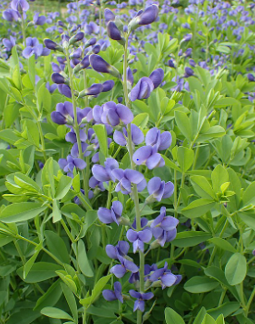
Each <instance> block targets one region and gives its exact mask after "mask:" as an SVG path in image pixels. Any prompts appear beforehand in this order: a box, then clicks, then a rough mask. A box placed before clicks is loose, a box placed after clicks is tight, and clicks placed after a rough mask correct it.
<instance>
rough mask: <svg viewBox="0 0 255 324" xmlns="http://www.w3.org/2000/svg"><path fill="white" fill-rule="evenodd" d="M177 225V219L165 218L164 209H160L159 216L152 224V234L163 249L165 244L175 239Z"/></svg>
mask: <svg viewBox="0 0 255 324" xmlns="http://www.w3.org/2000/svg"><path fill="white" fill-rule="evenodd" d="M178 224H179V221H178V219H176V218H175V217H172V216H166V207H161V209H160V214H159V216H158V217H157V218H156V219H155V220H154V221H153V222H152V224H151V228H152V234H153V236H154V237H155V239H156V240H158V242H159V244H160V245H161V246H162V247H163V246H164V245H165V243H166V242H170V241H172V240H174V239H175V237H176V234H177V230H176V226H177V225H178Z"/></svg>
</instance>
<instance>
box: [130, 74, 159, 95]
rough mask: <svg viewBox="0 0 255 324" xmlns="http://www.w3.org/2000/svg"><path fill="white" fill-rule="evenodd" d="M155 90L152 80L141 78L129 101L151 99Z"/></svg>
mask: <svg viewBox="0 0 255 324" xmlns="http://www.w3.org/2000/svg"><path fill="white" fill-rule="evenodd" d="M153 90H154V84H153V82H152V80H151V79H150V78H147V77H143V78H141V79H140V80H139V81H138V82H137V84H136V85H135V86H134V88H133V89H132V90H131V92H130V94H129V99H130V100H131V101H135V100H137V99H139V100H141V99H147V98H149V96H150V94H151V92H152V91H153Z"/></svg>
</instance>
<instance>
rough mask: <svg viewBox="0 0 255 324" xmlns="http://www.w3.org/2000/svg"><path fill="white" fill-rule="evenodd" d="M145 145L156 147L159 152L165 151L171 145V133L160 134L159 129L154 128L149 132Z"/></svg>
mask: <svg viewBox="0 0 255 324" xmlns="http://www.w3.org/2000/svg"><path fill="white" fill-rule="evenodd" d="M145 143H146V145H151V146H156V147H157V150H158V151H163V150H166V149H167V148H169V146H170V145H171V143H172V135H171V133H170V132H163V133H160V130H159V129H157V127H153V128H151V129H150V130H149V131H148V132H147V134H146V139H145Z"/></svg>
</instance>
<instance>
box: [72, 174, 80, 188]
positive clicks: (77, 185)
mask: <svg viewBox="0 0 255 324" xmlns="http://www.w3.org/2000/svg"><path fill="white" fill-rule="evenodd" d="M73 188H74V190H75V192H80V190H81V179H80V173H77V174H76V176H75V177H74V178H73Z"/></svg>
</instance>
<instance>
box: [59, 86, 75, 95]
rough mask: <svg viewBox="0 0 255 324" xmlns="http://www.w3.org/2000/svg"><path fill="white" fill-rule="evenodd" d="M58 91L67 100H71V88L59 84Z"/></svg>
mask: <svg viewBox="0 0 255 324" xmlns="http://www.w3.org/2000/svg"><path fill="white" fill-rule="evenodd" d="M58 91H59V92H60V93H61V94H62V95H64V96H65V97H67V98H72V92H71V88H70V87H69V86H68V85H67V84H59V85H58Z"/></svg>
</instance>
